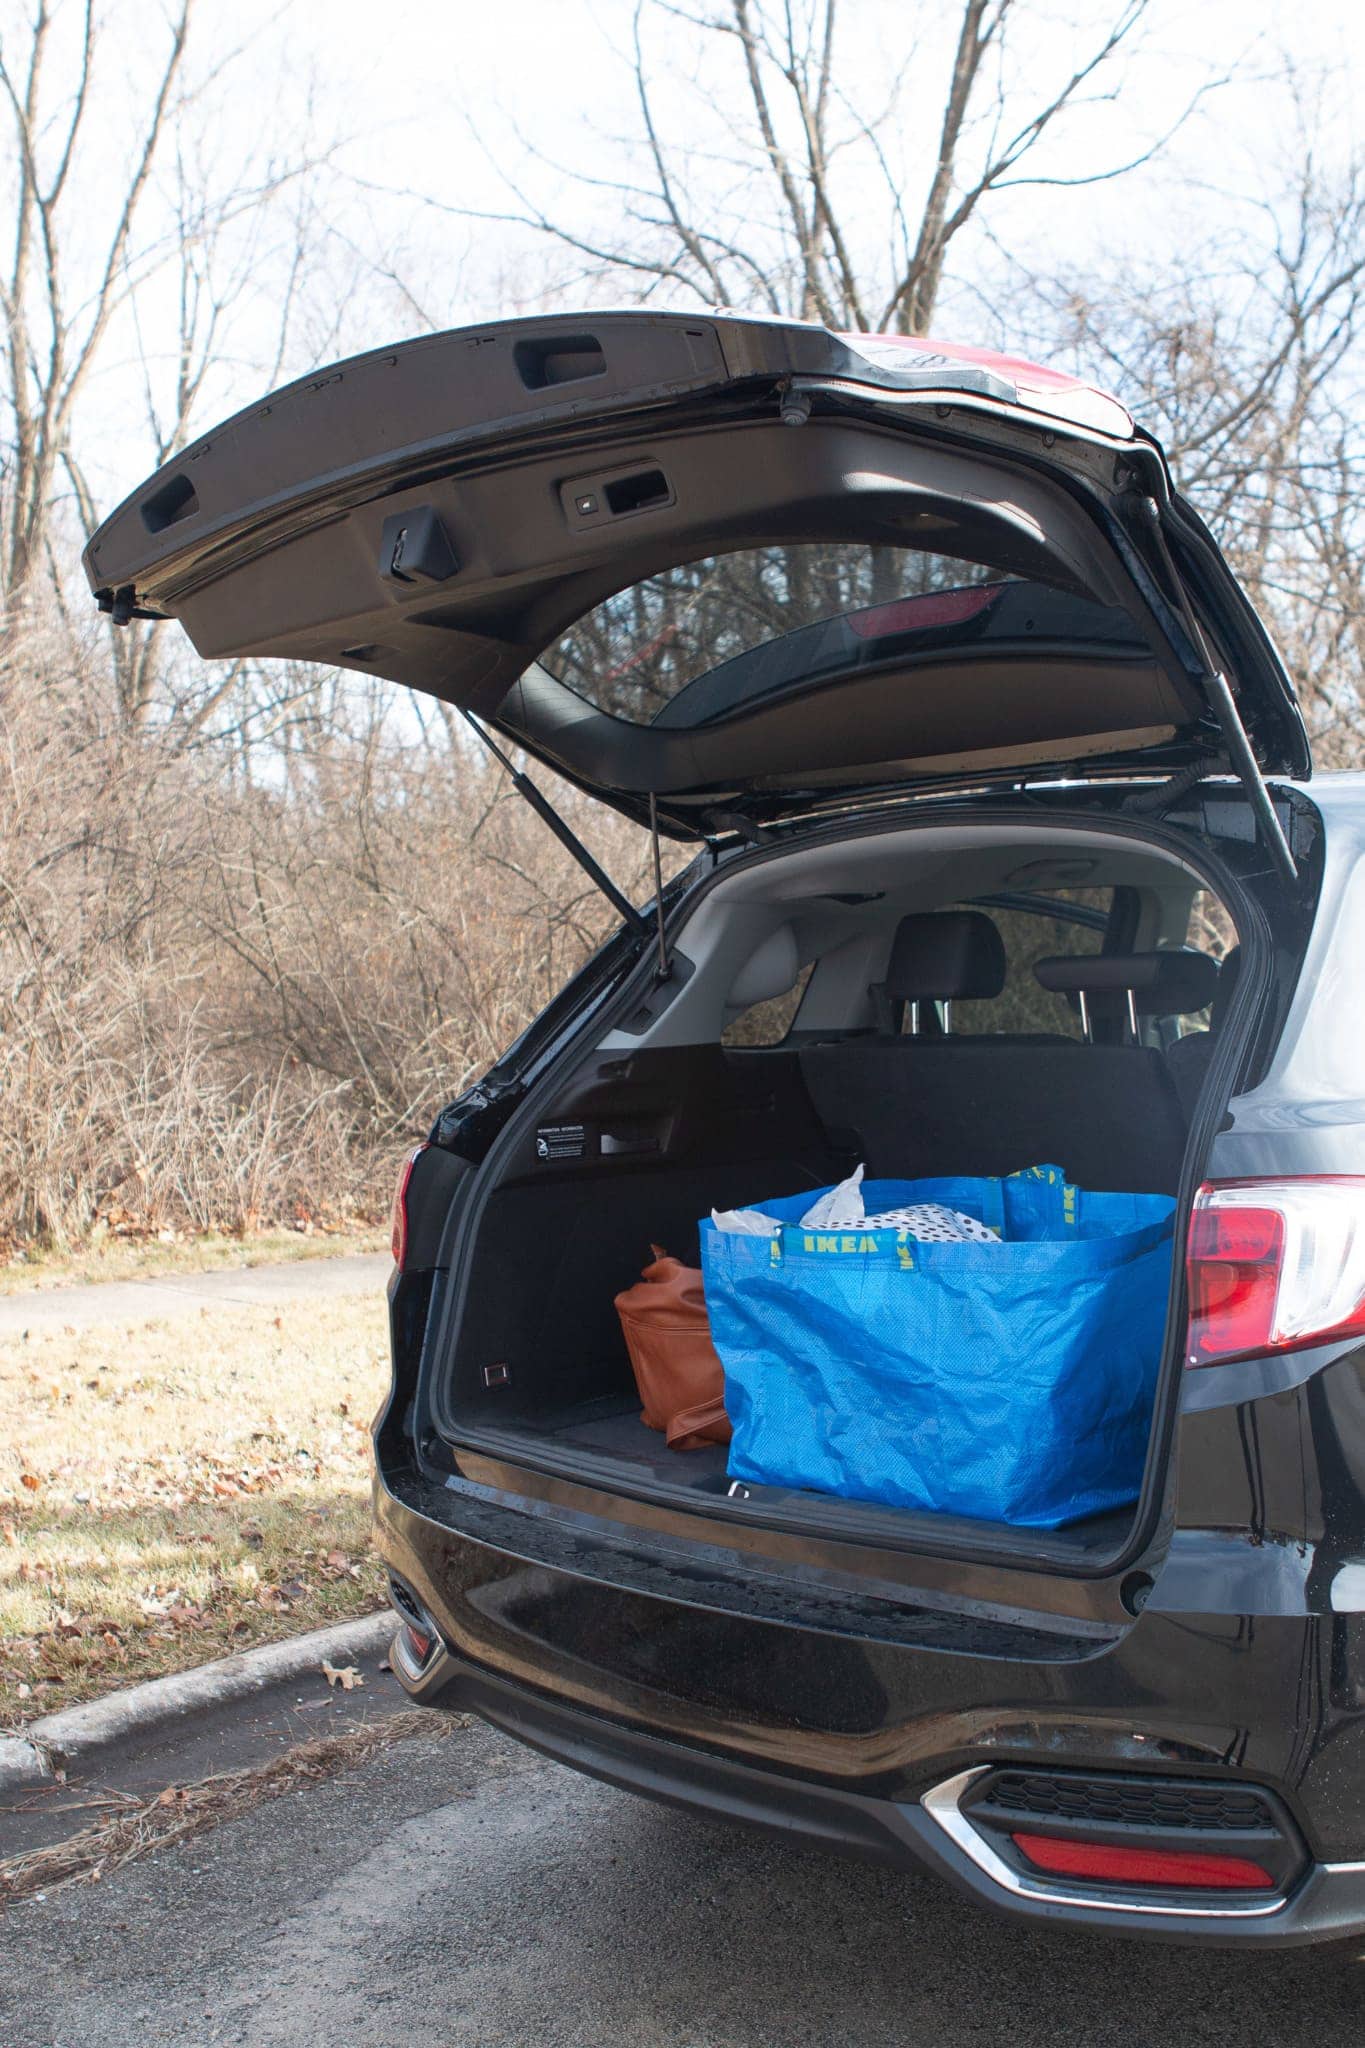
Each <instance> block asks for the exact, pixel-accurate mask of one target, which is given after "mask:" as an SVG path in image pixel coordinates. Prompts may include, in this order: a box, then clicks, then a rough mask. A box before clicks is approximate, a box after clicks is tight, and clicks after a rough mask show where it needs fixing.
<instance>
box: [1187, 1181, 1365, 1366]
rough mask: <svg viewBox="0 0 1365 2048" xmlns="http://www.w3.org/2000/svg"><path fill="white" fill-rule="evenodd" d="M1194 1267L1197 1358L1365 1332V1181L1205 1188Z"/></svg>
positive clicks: (1192, 1330)
mask: <svg viewBox="0 0 1365 2048" xmlns="http://www.w3.org/2000/svg"><path fill="white" fill-rule="evenodd" d="M1187 1272H1188V1281H1189V1314H1190V1322H1189V1337H1188V1342H1187V1344H1186V1349H1185V1362H1186V1364H1187V1365H1212V1364H1215V1363H1217V1362H1219V1361H1220V1360H1227V1359H1231V1358H1247V1357H1251V1356H1254V1355H1255V1354H1257V1353H1263V1352H1271V1351H1294V1350H1298V1349H1301V1348H1302V1346H1304V1345H1305V1344H1317V1343H1322V1342H1325V1341H1326V1340H1327V1339H1329V1338H1331V1337H1346V1336H1351V1335H1354V1334H1356V1333H1362V1334H1365V1179H1361V1178H1355V1177H1348V1176H1345V1175H1342V1176H1335V1177H1331V1178H1317V1179H1307V1178H1305V1179H1302V1180H1273V1181H1272V1180H1260V1181H1224V1182H1217V1183H1210V1184H1207V1185H1205V1186H1204V1187H1202V1188H1200V1190H1199V1192H1198V1194H1197V1195H1196V1196H1195V1198H1194V1208H1193V1211H1192V1213H1191V1216H1190V1236H1189V1249H1188V1265H1187Z"/></svg>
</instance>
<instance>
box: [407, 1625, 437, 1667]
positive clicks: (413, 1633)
mask: <svg viewBox="0 0 1365 2048" xmlns="http://www.w3.org/2000/svg"><path fill="white" fill-rule="evenodd" d="M403 1627H404V1630H405V1631H406V1634H407V1638H408V1645H409V1647H410V1649H411V1650H412V1654H413V1656H414V1657H415V1658H416V1660H417V1662H418V1663H419V1664H425V1663H426V1661H427V1658H428V1656H429V1655H430V1652H431V1642H432V1639H431V1637H430V1636H429V1635H427V1634H426V1632H425V1630H423V1629H420V1628H414V1627H413V1624H412V1623H411V1622H410V1621H405V1622H404V1623H403Z"/></svg>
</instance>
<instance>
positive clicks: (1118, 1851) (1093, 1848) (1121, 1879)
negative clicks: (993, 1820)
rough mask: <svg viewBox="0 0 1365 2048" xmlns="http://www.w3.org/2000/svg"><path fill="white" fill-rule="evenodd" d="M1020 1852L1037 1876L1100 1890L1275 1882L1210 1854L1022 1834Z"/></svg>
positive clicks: (1255, 1867) (1235, 1860)
mask: <svg viewBox="0 0 1365 2048" xmlns="http://www.w3.org/2000/svg"><path fill="white" fill-rule="evenodd" d="M1010 1839H1011V1841H1012V1842H1013V1843H1014V1846H1015V1847H1016V1849H1018V1850H1020V1851H1021V1852H1022V1853H1023V1855H1025V1856H1026V1857H1027V1858H1028V1860H1029V1862H1030V1863H1031V1864H1033V1866H1034V1868H1035V1869H1037V1870H1046V1871H1047V1872H1048V1873H1049V1874H1050V1875H1051V1876H1053V1877H1079V1878H1088V1879H1089V1880H1090V1881H1091V1882H1092V1883H1097V1884H1121V1885H1163V1886H1165V1887H1167V1888H1168V1889H1170V1888H1176V1889H1180V1890H1187V1891H1195V1890H1197V1891H1224V1892H1265V1891H1273V1890H1274V1889H1275V1880H1274V1878H1273V1877H1272V1876H1271V1874H1270V1872H1269V1871H1268V1870H1263V1869H1262V1867H1261V1865H1260V1864H1259V1863H1253V1862H1252V1861H1251V1859H1250V1858H1249V1857H1247V1856H1220V1855H1209V1854H1205V1853H1204V1852H1202V1851H1200V1850H1195V1849H1126V1848H1119V1847H1116V1846H1115V1845H1114V1844H1112V1843H1108V1842H1078V1841H1076V1840H1074V1839H1073V1838H1071V1837H1064V1836H1058V1835H1030V1834H1017V1835H1012V1836H1011V1837H1010Z"/></svg>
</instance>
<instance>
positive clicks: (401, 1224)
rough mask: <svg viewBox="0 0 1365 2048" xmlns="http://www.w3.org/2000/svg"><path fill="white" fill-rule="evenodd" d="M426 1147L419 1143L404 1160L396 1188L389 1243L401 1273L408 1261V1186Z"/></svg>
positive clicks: (390, 1220)
mask: <svg viewBox="0 0 1365 2048" xmlns="http://www.w3.org/2000/svg"><path fill="white" fill-rule="evenodd" d="M426 1149H427V1148H426V1146H425V1145H419V1146H417V1148H416V1150H415V1151H412V1152H410V1153H409V1154H408V1156H407V1158H406V1159H405V1160H404V1161H403V1170H402V1172H401V1173H400V1174H399V1176H398V1186H397V1188H396V1189H395V1190H394V1197H393V1212H392V1214H391V1216H390V1218H389V1243H390V1245H391V1247H392V1249H393V1263H394V1264H395V1266H397V1268H398V1270H399V1272H400V1273H401V1272H402V1271H403V1268H404V1266H405V1265H406V1263H407V1256H408V1187H409V1184H410V1182H411V1180H412V1169H413V1167H414V1166H416V1164H417V1162H418V1160H419V1159H420V1158H421V1156H422V1154H423V1153H424V1152H425V1151H426Z"/></svg>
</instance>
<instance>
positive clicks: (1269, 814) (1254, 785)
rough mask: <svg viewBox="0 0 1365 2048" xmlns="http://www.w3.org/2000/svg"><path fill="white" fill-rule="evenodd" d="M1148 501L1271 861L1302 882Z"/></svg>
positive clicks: (1156, 511)
mask: <svg viewBox="0 0 1365 2048" xmlns="http://www.w3.org/2000/svg"><path fill="white" fill-rule="evenodd" d="M1143 502H1144V504H1145V505H1146V509H1147V517H1148V520H1149V521H1150V523H1151V528H1152V535H1153V538H1154V539H1155V541H1156V545H1157V550H1158V552H1159V554H1160V556H1161V559H1162V562H1163V564H1164V566H1165V570H1166V574H1167V577H1168V578H1169V579H1170V585H1171V589H1172V592H1173V593H1174V596H1175V601H1176V604H1177V605H1178V607H1179V610H1180V616H1181V619H1182V621H1183V623H1184V627H1185V631H1186V633H1187V634H1188V635H1189V638H1190V644H1191V645H1192V646H1193V648H1194V651H1195V653H1196V654H1197V655H1198V657H1199V660H1200V662H1201V663H1202V665H1203V670H1204V674H1203V678H1202V681H1203V684H1204V689H1205V691H1206V692H1207V694H1208V697H1209V701H1210V705H1211V708H1212V710H1213V715H1214V717H1215V718H1216V719H1217V720H1218V724H1219V726H1220V728H1221V730H1222V734H1223V738H1224V740H1225V741H1226V743H1227V750H1228V754H1229V756H1230V758H1231V761H1232V769H1233V773H1234V774H1235V775H1236V777H1237V780H1238V781H1239V782H1240V783H1241V785H1242V787H1243V789H1244V790H1245V791H1246V793H1247V798H1248V800H1249V802H1250V804H1251V808H1252V811H1253V813H1254V814H1255V817H1256V821H1257V823H1258V824H1259V825H1260V828H1261V831H1262V833H1263V834H1264V836H1265V843H1266V848H1267V850H1268V852H1269V854H1270V858H1271V860H1272V861H1273V862H1274V863H1275V866H1276V867H1277V868H1278V869H1279V871H1280V873H1281V874H1282V875H1283V877H1284V879H1285V880H1286V881H1287V882H1296V881H1297V880H1298V876H1299V871H1298V868H1297V866H1296V865H1295V862H1294V856H1293V854H1292V853H1291V852H1290V850H1289V841H1288V840H1287V839H1286V838H1285V836H1284V828H1283V826H1282V825H1281V824H1280V820H1279V817H1278V816H1277V814H1276V810H1275V803H1274V799H1273V798H1272V796H1271V794H1270V791H1269V790H1268V789H1267V788H1266V785H1265V777H1264V776H1263V775H1262V773H1261V765H1260V762H1259V761H1258V760H1257V759H1256V756H1255V754H1254V752H1253V751H1252V746H1251V741H1250V740H1249V739H1248V738H1247V729H1246V727H1245V726H1244V725H1243V723H1242V716H1241V713H1240V712H1239V711H1238V709H1237V700H1236V698H1235V697H1234V696H1233V694H1232V690H1231V687H1230V685H1229V683H1228V679H1227V677H1226V676H1225V675H1224V674H1223V671H1222V670H1221V669H1220V668H1219V667H1218V666H1217V664H1216V663H1215V661H1214V659H1213V651H1212V649H1211V648H1210V646H1209V643H1208V641H1207V640H1206V639H1205V637H1204V633H1203V629H1202V628H1201V626H1200V624H1199V621H1198V619H1197V618H1196V617H1195V615H1194V607H1193V606H1192V605H1191V603H1190V600H1189V594H1188V592H1187V591H1186V589H1185V584H1184V580H1183V578H1182V577H1181V574H1180V571H1179V570H1178V569H1177V567H1176V565H1175V557H1174V556H1173V555H1172V553H1171V549H1170V543H1169V542H1168V540H1167V539H1166V532H1165V529H1164V527H1163V526H1162V524H1161V507H1160V506H1159V505H1158V504H1157V502H1156V499H1155V498H1146V499H1144V501H1143Z"/></svg>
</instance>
